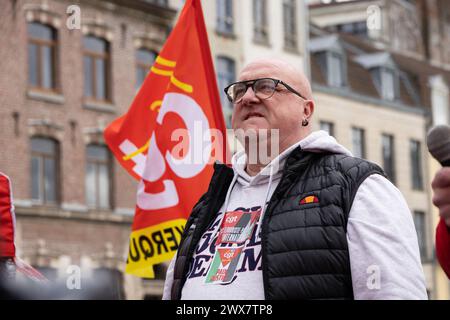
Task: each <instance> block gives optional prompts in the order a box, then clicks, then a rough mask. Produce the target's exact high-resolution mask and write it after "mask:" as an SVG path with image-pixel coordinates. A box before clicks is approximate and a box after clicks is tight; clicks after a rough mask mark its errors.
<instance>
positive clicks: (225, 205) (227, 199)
mask: <svg viewBox="0 0 450 320" xmlns="http://www.w3.org/2000/svg"><path fill="white" fill-rule="evenodd" d="M238 177H239V175H238V174H237V173H236V172H235V173H234V176H233V180H231V184H230V186H229V187H228V191H227V195H226V196H225V202H224V207H223V216H222V219H220V223H219V227H218V228H217V231H216V234H215V235H214V237H213V239H214V238H215V237H216V236H218V234H219V231H220V226H221V225H222V222H223V219H225V213H226V212H227V208H228V202H229V201H230V196H231V191H233V188H234V185H235V184H236V181H237V179H238Z"/></svg>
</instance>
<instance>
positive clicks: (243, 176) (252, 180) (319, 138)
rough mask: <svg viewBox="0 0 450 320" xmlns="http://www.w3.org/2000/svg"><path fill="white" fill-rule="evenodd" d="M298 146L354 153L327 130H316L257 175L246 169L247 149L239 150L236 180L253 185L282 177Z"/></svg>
mask: <svg viewBox="0 0 450 320" xmlns="http://www.w3.org/2000/svg"><path fill="white" fill-rule="evenodd" d="M298 146H300V147H301V148H302V149H303V150H307V151H310V152H317V153H321V152H330V153H335V154H344V155H348V156H352V153H351V152H350V151H349V150H348V149H346V148H345V147H344V146H342V145H340V144H339V143H338V142H337V141H336V139H335V138H334V137H332V136H330V135H329V134H328V133H327V132H326V131H323V130H320V131H314V132H312V133H310V134H309V135H308V136H307V137H305V138H304V139H302V140H300V141H298V142H297V143H295V144H293V145H292V146H290V147H289V148H287V149H286V150H284V151H283V152H282V153H281V154H279V155H278V156H277V157H276V158H275V159H273V160H272V161H271V162H270V163H269V164H268V165H267V166H266V167H264V168H263V169H262V170H261V171H260V172H259V173H258V174H257V175H255V176H250V175H249V174H248V173H247V172H246V171H245V167H246V163H247V155H246V153H245V151H239V152H238V153H236V154H235V155H234V156H233V157H232V159H231V163H232V166H233V171H234V175H235V179H236V181H237V182H238V183H239V184H241V185H242V186H243V187H251V186H253V185H258V184H264V183H267V182H268V181H269V178H270V177H271V178H272V181H275V180H277V179H280V178H281V173H282V169H283V167H284V164H285V162H286V159H287V157H288V156H289V154H290V153H291V152H292V151H293V150H294V149H295V148H297V147H298Z"/></svg>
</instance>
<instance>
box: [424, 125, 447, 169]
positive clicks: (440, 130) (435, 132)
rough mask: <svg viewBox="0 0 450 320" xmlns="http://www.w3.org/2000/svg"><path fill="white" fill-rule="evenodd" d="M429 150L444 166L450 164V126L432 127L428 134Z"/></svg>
mask: <svg viewBox="0 0 450 320" xmlns="http://www.w3.org/2000/svg"><path fill="white" fill-rule="evenodd" d="M427 145H428V150H429V151H430V153H431V155H432V156H433V157H434V158H435V159H436V160H437V161H439V162H440V163H441V164H442V165H443V166H448V165H449V164H450V126H447V125H439V126H436V127H433V128H431V130H430V131H429V132H428V136H427Z"/></svg>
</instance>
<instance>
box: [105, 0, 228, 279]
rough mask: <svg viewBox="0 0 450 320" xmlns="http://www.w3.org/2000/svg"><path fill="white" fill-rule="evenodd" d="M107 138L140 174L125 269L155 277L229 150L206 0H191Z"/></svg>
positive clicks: (129, 167) (121, 159)
mask: <svg viewBox="0 0 450 320" xmlns="http://www.w3.org/2000/svg"><path fill="white" fill-rule="evenodd" d="M104 135H105V140H106V142H107V144H108V146H109V147H110V149H111V150H112V152H113V153H114V155H115V156H116V157H117V159H118V161H119V162H120V163H121V164H122V165H123V166H124V167H125V169H126V170H128V172H129V173H130V174H131V175H133V176H134V177H135V178H136V179H138V180H139V187H138V192H137V204H136V212H135V218H134V222H133V227H132V233H131V236H130V251H129V255H128V261H127V268H126V271H127V273H131V274H135V275H138V276H143V277H153V267H152V265H153V264H157V263H161V262H163V261H166V260H169V259H170V258H171V257H172V256H173V253H174V252H175V251H176V250H177V248H178V244H179V240H180V237H181V232H182V230H183V228H184V224H185V222H186V219H187V218H188V216H189V214H190V212H191V210H192V207H193V206H194V204H195V203H196V202H197V201H198V199H199V198H200V196H201V195H202V194H203V193H204V192H205V191H206V189H207V187H208V183H209V180H210V178H211V174H212V170H213V168H212V163H213V161H214V160H215V159H217V160H221V161H223V156H226V155H227V152H226V140H225V122H224V119H223V114H222V109H221V106H220V98H219V93H218V91H217V84H216V78H215V72H214V68H213V64H212V60H211V53H210V49H209V44H208V38H207V34H206V28H205V23H204V20H203V13H202V8H201V4H200V0H187V1H186V3H185V5H184V8H183V10H182V12H181V15H180V17H179V20H178V22H177V24H176V25H175V27H174V29H173V31H172V33H171V35H170V36H169V38H168V40H167V42H166V43H165V45H164V47H163V49H162V50H161V52H160V54H159V56H158V57H157V58H156V60H155V63H154V65H153V66H152V68H151V70H150V72H149V74H148V76H147V78H146V79H145V81H144V83H143V85H142V87H141V89H140V90H139V92H138V94H137V95H136V97H135V98H134V101H133V102H132V104H131V106H130V108H129V110H128V112H127V113H126V114H125V115H124V116H122V117H120V118H118V119H116V120H115V121H113V122H112V123H111V124H110V125H109V126H108V128H106V129H105V133H104Z"/></svg>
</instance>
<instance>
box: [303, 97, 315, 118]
mask: <svg viewBox="0 0 450 320" xmlns="http://www.w3.org/2000/svg"><path fill="white" fill-rule="evenodd" d="M303 113H304V114H305V116H306V118H308V119H309V118H310V117H311V116H312V115H313V113H314V101H312V100H307V101H306V102H305V103H304V106H303Z"/></svg>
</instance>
